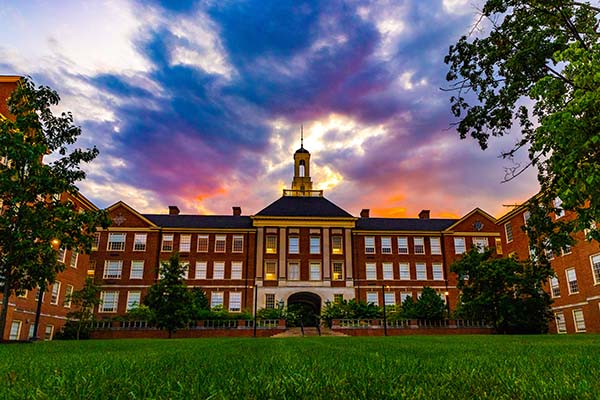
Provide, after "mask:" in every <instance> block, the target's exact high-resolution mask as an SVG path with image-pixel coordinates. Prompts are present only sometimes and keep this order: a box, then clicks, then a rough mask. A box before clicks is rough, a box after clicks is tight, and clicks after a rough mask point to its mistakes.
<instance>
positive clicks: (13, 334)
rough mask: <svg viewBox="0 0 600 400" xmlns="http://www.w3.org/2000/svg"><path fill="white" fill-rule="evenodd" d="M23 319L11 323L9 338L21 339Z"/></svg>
mask: <svg viewBox="0 0 600 400" xmlns="http://www.w3.org/2000/svg"><path fill="white" fill-rule="evenodd" d="M21 325H22V323H21V321H18V320H16V319H15V320H13V322H12V323H11V324H10V333H9V335H8V340H19V338H20V337H21Z"/></svg>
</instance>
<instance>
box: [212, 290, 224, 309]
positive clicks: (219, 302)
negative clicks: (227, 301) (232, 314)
mask: <svg viewBox="0 0 600 400" xmlns="http://www.w3.org/2000/svg"><path fill="white" fill-rule="evenodd" d="M218 306H223V292H212V293H211V294H210V308H215V307H218Z"/></svg>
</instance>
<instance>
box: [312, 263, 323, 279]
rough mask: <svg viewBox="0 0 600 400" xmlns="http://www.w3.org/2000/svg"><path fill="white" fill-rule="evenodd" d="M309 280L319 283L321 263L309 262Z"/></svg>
mask: <svg viewBox="0 0 600 400" xmlns="http://www.w3.org/2000/svg"><path fill="white" fill-rule="evenodd" d="M310 280H311V281H320V280H321V263H319V262H311V263H310Z"/></svg>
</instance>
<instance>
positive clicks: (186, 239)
mask: <svg viewBox="0 0 600 400" xmlns="http://www.w3.org/2000/svg"><path fill="white" fill-rule="evenodd" d="M191 248H192V235H179V251H180V252H182V253H189V252H190V249H191Z"/></svg>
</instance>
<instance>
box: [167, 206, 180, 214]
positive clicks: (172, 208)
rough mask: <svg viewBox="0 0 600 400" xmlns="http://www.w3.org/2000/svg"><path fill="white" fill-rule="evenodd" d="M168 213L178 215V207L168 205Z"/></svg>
mask: <svg viewBox="0 0 600 400" xmlns="http://www.w3.org/2000/svg"><path fill="white" fill-rule="evenodd" d="M169 215H179V207H177V206H169Z"/></svg>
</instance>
